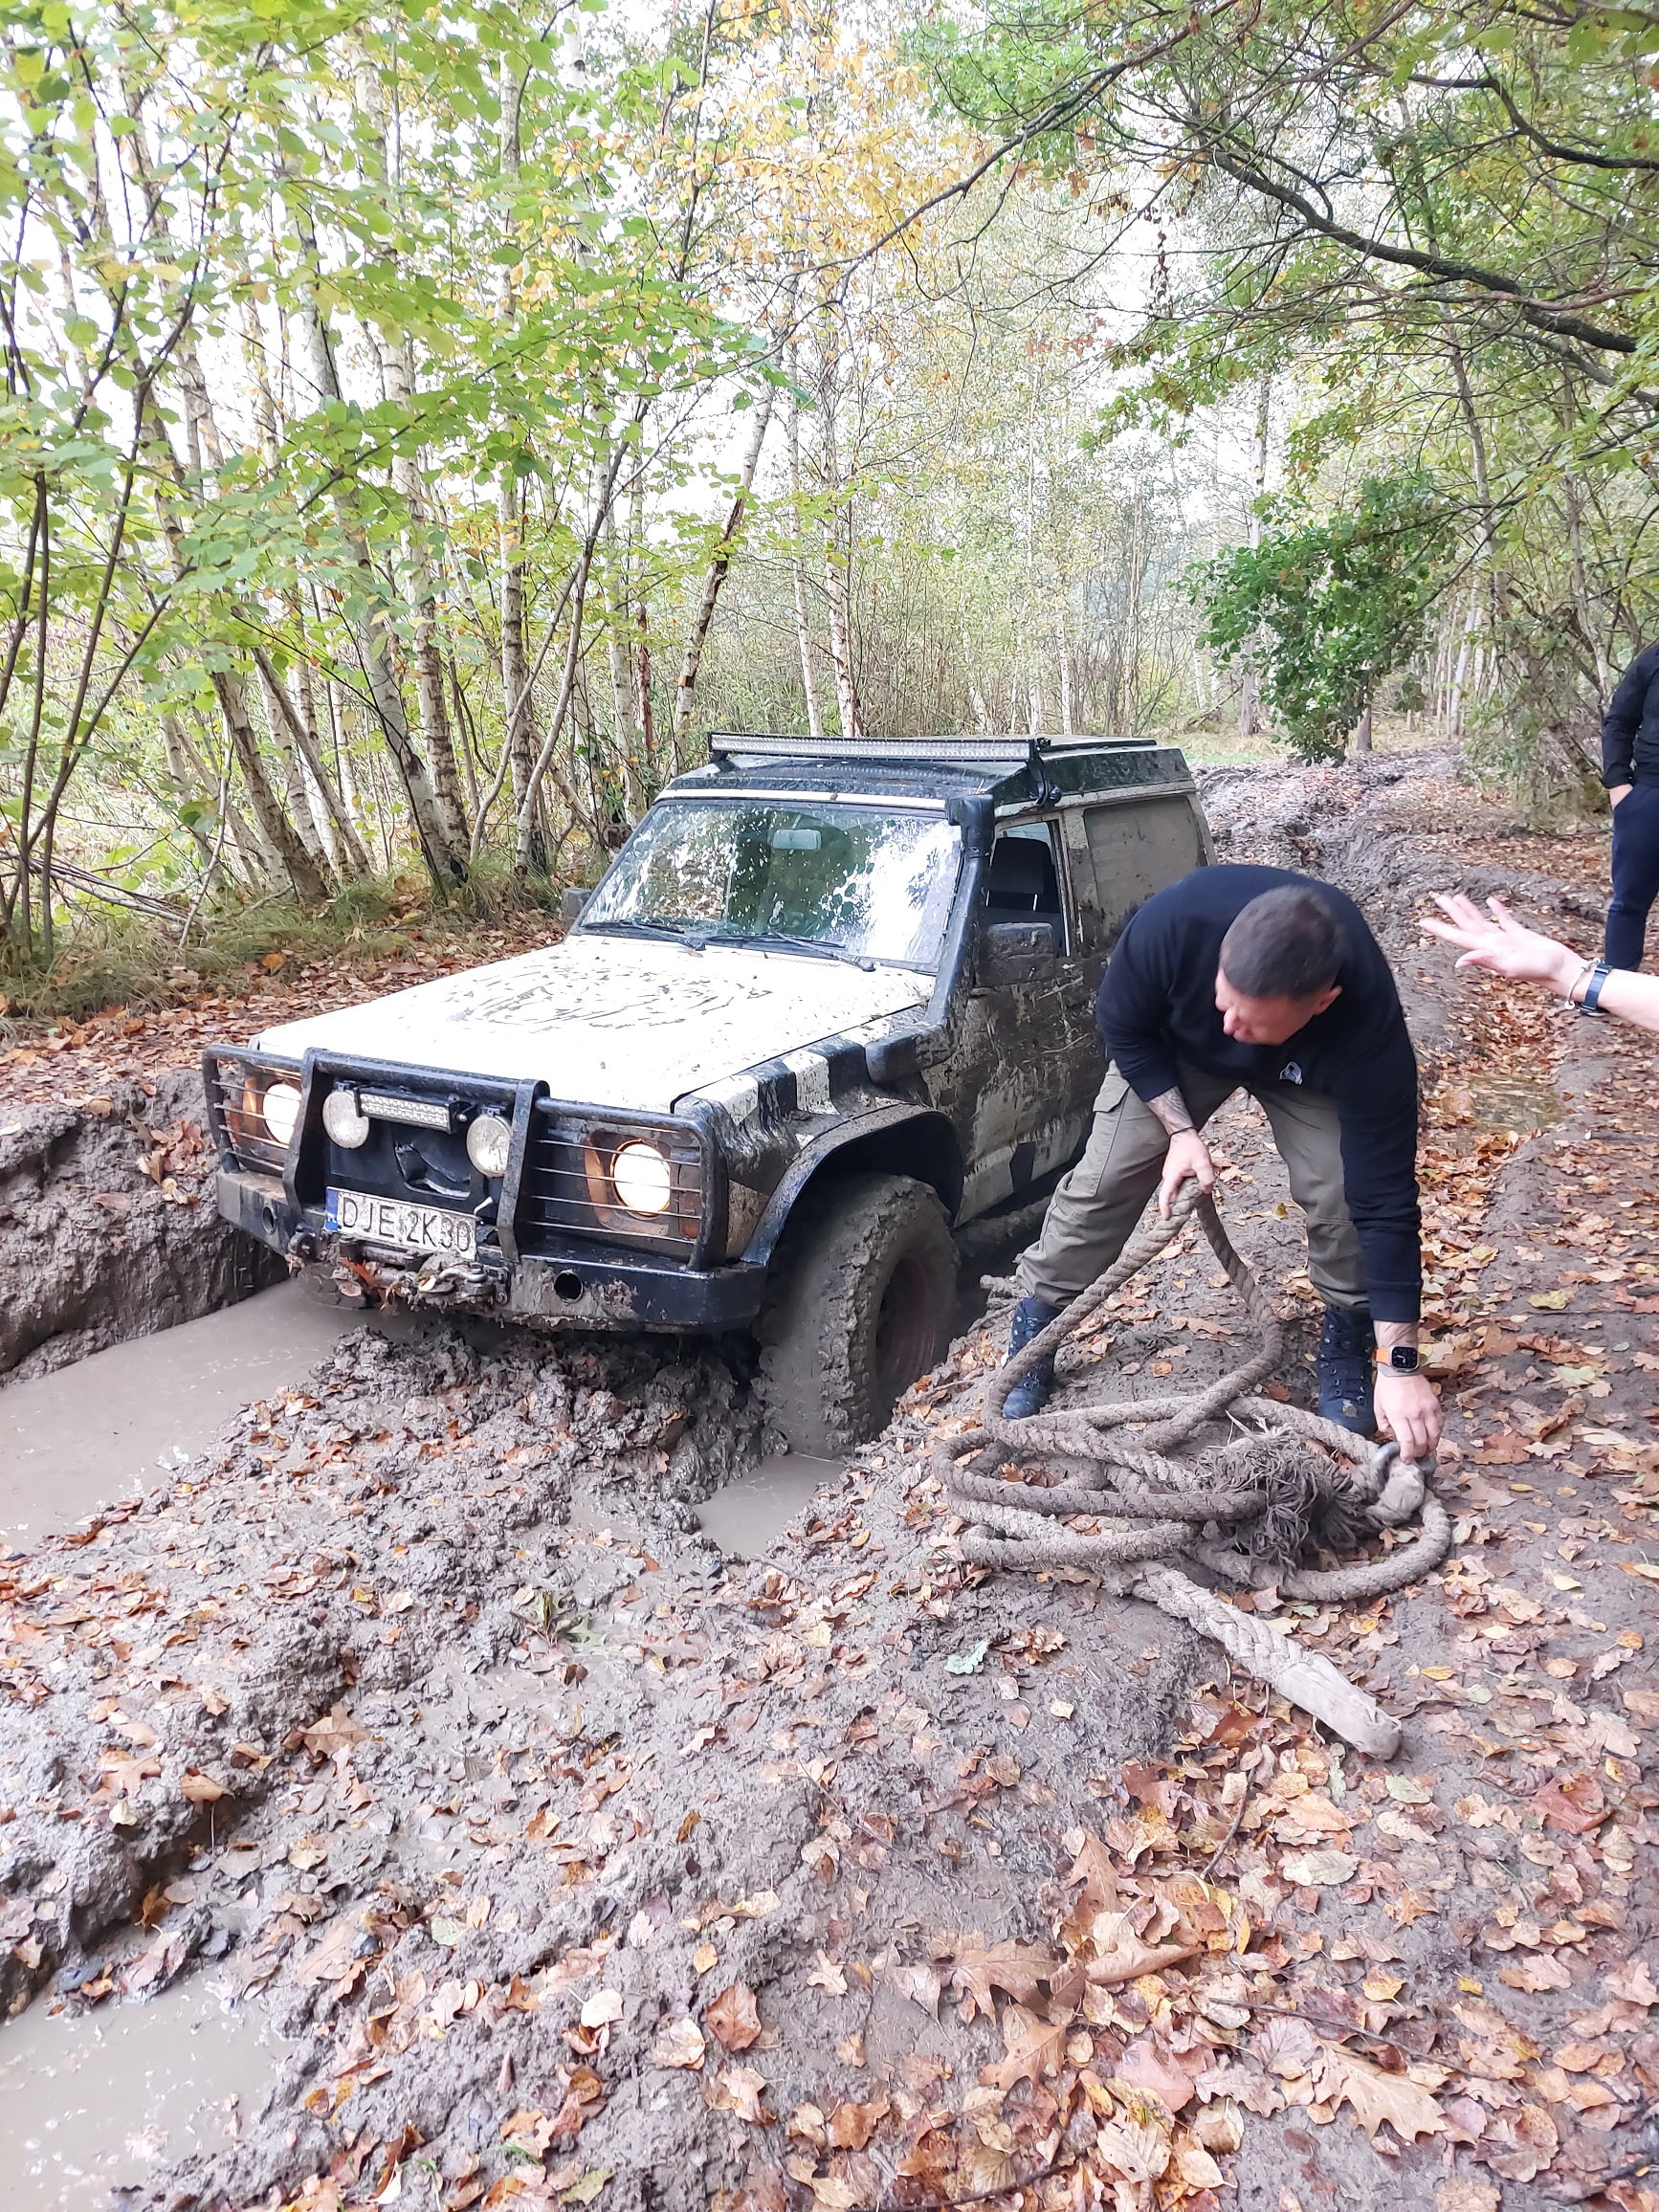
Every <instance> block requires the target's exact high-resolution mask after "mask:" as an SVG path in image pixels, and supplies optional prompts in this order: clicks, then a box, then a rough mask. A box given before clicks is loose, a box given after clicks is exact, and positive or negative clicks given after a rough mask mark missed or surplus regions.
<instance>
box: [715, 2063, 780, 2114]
mask: <svg viewBox="0 0 1659 2212" xmlns="http://www.w3.org/2000/svg"><path fill="white" fill-rule="evenodd" d="M765 2086H766V2082H765V2077H764V2075H763V2074H758V2073H757V2072H756V2071H755V2069H754V2068H753V2067H749V2066H732V2067H727V2068H726V2070H725V2071H724V2073H719V2074H716V2075H715V2077H714V2079H713V2080H712V2081H711V2082H709V2083H708V2084H707V2086H706V2087H705V2089H704V2090H703V2102H704V2103H705V2104H706V2105H707V2106H708V2109H709V2111H710V2112H735V2113H736V2114H737V2116H738V2118H739V2119H740V2120H747V2122H748V2123H749V2125H750V2127H752V2128H761V2127H764V2126H765V2125H766V2124H767V2114H766V2112H765V2111H764V2110H763V2106H762V2104H761V2092H762V2090H763V2089H764V2088H765Z"/></svg>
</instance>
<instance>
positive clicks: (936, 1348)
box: [760, 1175, 956, 1457]
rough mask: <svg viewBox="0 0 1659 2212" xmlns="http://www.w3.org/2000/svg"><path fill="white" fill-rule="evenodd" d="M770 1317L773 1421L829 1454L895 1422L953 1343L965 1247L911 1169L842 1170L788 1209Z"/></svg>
mask: <svg viewBox="0 0 1659 2212" xmlns="http://www.w3.org/2000/svg"><path fill="white" fill-rule="evenodd" d="M772 1283H773V1287H772V1290H771V1293H770V1295H769V1297H768V1299H767V1303H766V1307H765V1310H764V1312H763V1314H762V1316H761V1323H760V1337H761V1345H762V1350H761V1387H762V1392H763V1404H764V1407H765V1413H766V1420H767V1423H768V1426H769V1427H772V1428H773V1429H775V1430H776V1431H777V1432H778V1434H779V1435H781V1436H783V1437H784V1438H785V1439H786V1441H787V1442H788V1444H789V1446H790V1449H792V1450H795V1451H808V1452H815V1453H818V1454H820V1455H822V1456H824V1457H831V1456H833V1455H834V1454H835V1453H837V1452H841V1451H846V1450H849V1449H851V1448H852V1446H853V1445H855V1444H861V1443H862V1442H863V1441H864V1439H865V1438H866V1437H870V1436H874V1434H875V1433H876V1431H877V1430H878V1429H879V1428H881V1427H884V1426H885V1424H886V1422H887V1419H888V1416H889V1415H890V1414H891V1413H892V1411H893V1407H894V1404H895V1402H896V1399H897V1398H898V1396H899V1394H900V1393H901V1392H902V1391H903V1390H905V1389H907V1388H908V1386H909V1385H910V1384H911V1383H914V1382H915V1381H916V1379H917V1377H918V1375H924V1374H926V1372H927V1370H928V1368H929V1367H931V1366H932V1365H933V1363H934V1361H935V1360H937V1359H938V1358H939V1356H940V1352H942V1351H943V1350H944V1348H945V1346H946V1344H947V1343H948V1342H949V1341H950V1330H951V1320H952V1316H953V1313H954V1309H955V1304H956V1247H955V1246H954V1245H953V1244H952V1242H951V1235H950V1226H949V1224H948V1223H947V1221H946V1219H945V1213H944V1208H943V1206H940V1202H939V1200H938V1198H937V1197H936V1196H935V1195H934V1193H933V1192H932V1191H931V1190H930V1189H929V1188H928V1187H927V1185H926V1183H917V1182H915V1181H914V1180H913V1179H912V1178H911V1177H910V1176H908V1175H842V1176H832V1177H829V1178H828V1179H827V1180H826V1181H825V1182H824V1183H821V1184H820V1185H819V1186H818V1187H817V1188H816V1189H815V1190H813V1191H811V1192H810V1193H809V1194H808V1196H807V1199H806V1200H805V1201H804V1202H803V1205H802V1206H800V1207H798V1208H797V1209H796V1211H795V1213H794V1214H793V1215H792V1216H791V1217H790V1221H789V1225H788V1227H787V1228H786V1229H785V1232H784V1235H783V1237H782V1238H781V1239H780V1241H779V1246H778V1252H777V1257H776V1259H775V1261H774V1263H773V1271H772Z"/></svg>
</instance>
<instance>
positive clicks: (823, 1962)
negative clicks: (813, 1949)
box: [807, 1951, 847, 1997]
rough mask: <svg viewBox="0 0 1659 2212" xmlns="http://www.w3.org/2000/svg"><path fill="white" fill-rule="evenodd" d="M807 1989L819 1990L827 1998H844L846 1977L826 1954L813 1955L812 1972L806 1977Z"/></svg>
mask: <svg viewBox="0 0 1659 2212" xmlns="http://www.w3.org/2000/svg"><path fill="white" fill-rule="evenodd" d="M807 1988H808V1989H821V1990H823V1992H824V1993H825V1995H826V1996H827V1997H845V1996H846V1994H847V1977H846V1975H845V1974H843V1973H842V1971H841V1969H840V1967H839V1966H838V1965H837V1964H836V1962H835V1960H834V1959H833V1958H830V1957H829V1953H828V1952H826V1951H820V1952H817V1953H816V1954H815V1955H814V1959H813V1965H812V1971H811V1973H810V1974H808V1975H807Z"/></svg>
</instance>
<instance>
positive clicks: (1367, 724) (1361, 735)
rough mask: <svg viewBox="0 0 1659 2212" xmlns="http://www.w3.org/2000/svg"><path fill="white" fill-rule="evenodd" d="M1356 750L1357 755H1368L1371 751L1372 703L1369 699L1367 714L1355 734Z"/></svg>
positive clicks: (1366, 702) (1366, 703) (1361, 719)
mask: <svg viewBox="0 0 1659 2212" xmlns="http://www.w3.org/2000/svg"><path fill="white" fill-rule="evenodd" d="M1354 750H1355V752H1357V753H1368V752H1369V751H1370V750H1371V701H1370V700H1369V699H1367V700H1366V701H1365V712H1364V713H1363V714H1362V715H1361V716H1360V723H1359V727H1358V728H1357V729H1356V730H1355V732H1354Z"/></svg>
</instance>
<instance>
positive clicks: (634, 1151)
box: [610, 1144, 674, 1213]
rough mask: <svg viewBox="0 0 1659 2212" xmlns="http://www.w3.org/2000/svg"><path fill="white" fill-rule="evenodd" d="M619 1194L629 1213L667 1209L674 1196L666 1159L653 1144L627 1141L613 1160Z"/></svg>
mask: <svg viewBox="0 0 1659 2212" xmlns="http://www.w3.org/2000/svg"><path fill="white" fill-rule="evenodd" d="M610 1180H611V1183H613V1184H614V1185H615V1189H616V1195H617V1197H618V1198H619V1199H620V1200H621V1201H622V1203H623V1205H624V1206H626V1207H627V1208H628V1210H629V1212H630V1213H666V1212H667V1211H668V1205H669V1200H670V1199H671V1198H672V1197H673V1196H674V1178H673V1176H672V1175H671V1174H670V1173H669V1165H668V1161H667V1160H666V1159H665V1158H664V1157H663V1155H662V1154H661V1153H660V1152H659V1151H658V1150H657V1148H656V1146H655V1145H654V1144H624V1145H623V1146H621V1147H620V1149H619V1150H618V1152H617V1155H616V1158H615V1159H614V1160H613V1161H611V1163H610Z"/></svg>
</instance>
